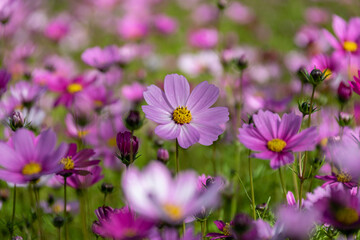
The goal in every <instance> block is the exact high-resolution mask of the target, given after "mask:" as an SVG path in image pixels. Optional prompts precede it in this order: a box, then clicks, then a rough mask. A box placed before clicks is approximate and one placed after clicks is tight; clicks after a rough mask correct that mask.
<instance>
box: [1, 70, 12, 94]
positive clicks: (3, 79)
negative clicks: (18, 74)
mask: <svg viewBox="0 0 360 240" xmlns="http://www.w3.org/2000/svg"><path fill="white" fill-rule="evenodd" d="M10 79H11V74H10V73H8V72H7V71H6V70H5V69H0V97H1V96H2V95H3V94H4V93H5V92H6V90H7V84H8V83H9V81H10Z"/></svg>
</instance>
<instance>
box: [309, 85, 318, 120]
mask: <svg viewBox="0 0 360 240" xmlns="http://www.w3.org/2000/svg"><path fill="white" fill-rule="evenodd" d="M315 88H316V86H313V89H312V93H311V98H310V111H309V118H308V127H310V125H311V113H312V108H313V101H314V94H315Z"/></svg>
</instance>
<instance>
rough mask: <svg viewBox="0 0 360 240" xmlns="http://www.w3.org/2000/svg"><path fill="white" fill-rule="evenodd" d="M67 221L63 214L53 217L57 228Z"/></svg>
mask: <svg viewBox="0 0 360 240" xmlns="http://www.w3.org/2000/svg"><path fill="white" fill-rule="evenodd" d="M64 223H65V219H64V218H63V217H62V216H56V217H54V219H53V225H54V226H55V227H57V228H61V227H62V226H63V225H64Z"/></svg>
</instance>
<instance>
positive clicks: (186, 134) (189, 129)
mask: <svg viewBox="0 0 360 240" xmlns="http://www.w3.org/2000/svg"><path fill="white" fill-rule="evenodd" d="M177 140H178V142H179V145H180V147H182V148H188V147H190V146H191V145H193V144H195V143H197V142H199V140H200V133H199V132H198V131H197V130H196V128H194V127H193V126H191V124H184V125H182V126H181V127H180V134H179V136H178V137H177Z"/></svg>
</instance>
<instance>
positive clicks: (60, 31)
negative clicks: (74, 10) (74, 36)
mask: <svg viewBox="0 0 360 240" xmlns="http://www.w3.org/2000/svg"><path fill="white" fill-rule="evenodd" d="M69 31H70V23H69V20H68V19H67V18H66V17H65V16H60V17H57V18H55V19H53V20H52V21H51V22H50V23H49V24H48V25H47V26H46V29H45V32H44V34H45V36H46V37H48V38H49V39H51V40H53V41H60V40H61V39H63V38H64V37H65V36H66V35H67V34H68V33H69Z"/></svg>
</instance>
